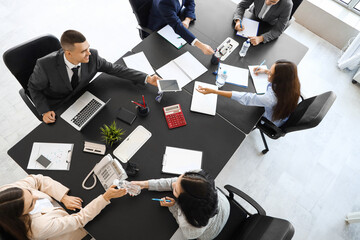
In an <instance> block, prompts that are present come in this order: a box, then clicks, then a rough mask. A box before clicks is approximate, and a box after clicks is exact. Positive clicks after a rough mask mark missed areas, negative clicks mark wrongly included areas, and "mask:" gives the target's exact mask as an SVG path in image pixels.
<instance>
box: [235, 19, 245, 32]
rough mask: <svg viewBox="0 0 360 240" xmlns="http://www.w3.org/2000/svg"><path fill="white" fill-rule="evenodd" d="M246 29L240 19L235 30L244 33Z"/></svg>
mask: <svg viewBox="0 0 360 240" xmlns="http://www.w3.org/2000/svg"><path fill="white" fill-rule="evenodd" d="M244 29H245V27H244V25H243V24H242V20H240V19H238V20H236V23H235V30H236V31H239V32H241V31H244Z"/></svg>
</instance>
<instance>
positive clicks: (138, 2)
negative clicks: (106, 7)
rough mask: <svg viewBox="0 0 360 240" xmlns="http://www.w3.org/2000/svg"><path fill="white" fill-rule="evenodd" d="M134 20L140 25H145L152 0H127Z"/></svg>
mask: <svg viewBox="0 0 360 240" xmlns="http://www.w3.org/2000/svg"><path fill="white" fill-rule="evenodd" d="M129 2H130V5H131V8H132V10H133V13H134V14H135V17H136V20H137V22H138V24H139V25H140V26H141V27H147V24H148V19H149V13H150V9H151V6H152V0H129Z"/></svg>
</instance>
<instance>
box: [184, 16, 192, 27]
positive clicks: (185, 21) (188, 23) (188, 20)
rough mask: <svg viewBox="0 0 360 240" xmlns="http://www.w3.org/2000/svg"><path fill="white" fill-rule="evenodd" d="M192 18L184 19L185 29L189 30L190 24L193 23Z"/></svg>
mask: <svg viewBox="0 0 360 240" xmlns="http://www.w3.org/2000/svg"><path fill="white" fill-rule="evenodd" d="M191 20H192V19H191V18H188V17H187V18H185V19H184V21H182V24H183V25H184V27H185V28H186V29H188V28H189V25H190V22H191Z"/></svg>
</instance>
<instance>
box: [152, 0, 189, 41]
mask: <svg viewBox="0 0 360 240" xmlns="http://www.w3.org/2000/svg"><path fill="white" fill-rule="evenodd" d="M182 7H184V11H183V12H182V14H184V17H189V18H192V19H194V20H195V2H194V0H182V5H181V6H180V3H179V0H153V3H152V7H151V9H150V14H149V21H148V26H147V27H148V28H150V29H151V30H153V31H157V30H159V29H161V28H162V27H164V26H165V25H167V24H169V25H170V26H171V27H172V28H173V29H174V31H175V32H176V33H177V34H179V35H180V36H181V37H182V38H184V39H185V41H186V42H187V43H190V44H191V43H192V41H194V39H195V38H196V37H195V36H194V34H192V33H191V32H190V31H189V30H188V29H186V28H185V27H184V25H183V24H182V22H181V19H180V17H179V15H180V13H181V9H182Z"/></svg>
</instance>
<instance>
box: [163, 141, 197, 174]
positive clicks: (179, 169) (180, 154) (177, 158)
mask: <svg viewBox="0 0 360 240" xmlns="http://www.w3.org/2000/svg"><path fill="white" fill-rule="evenodd" d="M201 161H202V152H201V151H195V150H188V149H183V148H176V147H169V146H167V147H166V150H165V154H164V159H163V167H162V171H163V172H164V173H171V174H183V173H184V172H187V171H191V170H198V169H201Z"/></svg>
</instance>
